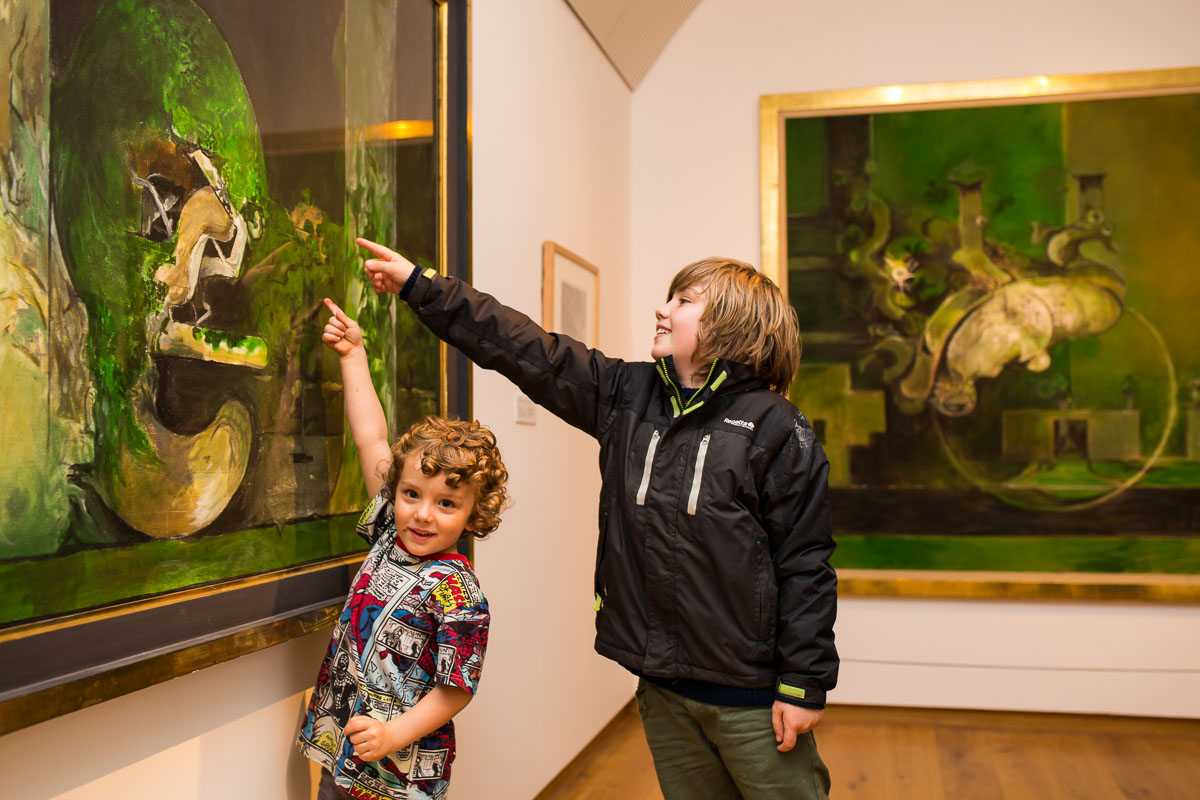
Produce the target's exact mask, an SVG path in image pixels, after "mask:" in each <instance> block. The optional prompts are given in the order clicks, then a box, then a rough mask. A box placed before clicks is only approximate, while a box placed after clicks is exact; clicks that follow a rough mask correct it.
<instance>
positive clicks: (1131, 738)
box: [537, 703, 1200, 800]
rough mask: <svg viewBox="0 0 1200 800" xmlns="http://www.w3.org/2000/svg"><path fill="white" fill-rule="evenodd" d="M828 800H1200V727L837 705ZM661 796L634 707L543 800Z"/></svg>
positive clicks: (831, 712) (825, 748) (832, 712)
mask: <svg viewBox="0 0 1200 800" xmlns="http://www.w3.org/2000/svg"><path fill="white" fill-rule="evenodd" d="M817 747H818V749H819V750H820V752H821V756H822V758H824V760H825V763H826V764H828V765H829V770H830V773H831V774H832V776H833V789H832V791H831V792H830V797H831V798H833V800H851V799H853V800H857V799H858V798H862V799H863V800H910V799H911V800H942V798H945V800H960V799H961V800H1009V799H1010V798H1011V800H1033V799H1034V798H1036V800H1057V799H1058V798H1072V799H1075V798H1078V800H1109V798H1113V799H1114V800H1119V799H1120V798H1139V800H1140V799H1141V798H1145V799H1146V800H1200V721H1193V720H1164V719H1144V718H1127V717H1108V716H1082V715H1075V714H1027V713H1017V712H992V711H945V710H936V709H900V708H882V707H872V706H831V707H830V708H829V709H828V710H826V712H825V719H824V721H823V722H822V723H821V726H820V727H819V728H818V729H817ZM616 798H620V799H621V800H661V798H662V794H661V793H660V792H659V790H658V784H657V782H656V781H655V778H654V765H653V763H652V762H651V760H650V751H649V750H648V749H647V747H646V739H645V736H644V735H643V734H642V726H641V721H640V720H639V719H638V715H637V711H636V709H635V708H634V706H633V704H632V703H630V705H628V706H626V707H625V708H624V709H622V710H621V712H620V713H619V714H617V716H616V717H614V718H613V720H612V722H610V723H609V724H608V726H607V727H605V728H604V730H602V731H601V732H600V733H599V734H598V735H597V736H596V738H595V739H594V740H592V743H591V744H590V745H589V746H588V747H587V748H586V749H585V750H584V751H583V752H582V753H580V754H579V756H578V757H576V758H575V760H574V761H572V762H571V763H570V764H568V765H567V767H566V768H565V769H564V770H563V771H562V772H561V773H560V774H559V775H558V777H557V778H555V779H554V781H553V782H551V784H550V785H549V786H547V787H546V788H545V789H544V790H543V791H542V792H541V794H539V795H538V796H537V800H568V799H569V800H616Z"/></svg>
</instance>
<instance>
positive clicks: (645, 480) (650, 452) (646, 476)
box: [637, 431, 660, 506]
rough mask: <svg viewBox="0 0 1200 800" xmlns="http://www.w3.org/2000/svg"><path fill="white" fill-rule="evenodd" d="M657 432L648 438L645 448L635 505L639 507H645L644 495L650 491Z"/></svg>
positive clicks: (656, 448)
mask: <svg viewBox="0 0 1200 800" xmlns="http://www.w3.org/2000/svg"><path fill="white" fill-rule="evenodd" d="M659 438H660V437H659V433H658V431H655V432H654V435H652V436H651V437H650V444H649V445H647V446H646V461H645V463H644V465H643V466H642V482H641V483H639V484H638V490H637V504H638V505H639V506H644V505H646V493H647V492H648V491H650V474H651V473H652V472H653V471H654V452H655V451H656V450H658V440H659Z"/></svg>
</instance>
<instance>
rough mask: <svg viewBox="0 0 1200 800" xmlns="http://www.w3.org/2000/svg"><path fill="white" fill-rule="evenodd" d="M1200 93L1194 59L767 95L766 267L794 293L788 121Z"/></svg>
mask: <svg viewBox="0 0 1200 800" xmlns="http://www.w3.org/2000/svg"><path fill="white" fill-rule="evenodd" d="M1197 92H1200V68H1196V67H1190V68H1180V69H1166V70H1152V71H1138V72H1119V73H1104V74H1086V75H1064V76H1034V77H1028V78H1014V79H996V80H978V81H960V82H947V83H932V84H914V85H895V86H877V87H869V88H860V89H847V90H835V91H820V92H808V93H798V94H780V95H767V96H763V97H761V98H760V103H759V122H760V131H759V134H760V140H759V141H760V210H761V245H762V269H763V271H764V273H766V274H767V275H769V276H770V277H771V278H772V279H774V280H775V281H776V282H777V283H778V284H779V285H780V287H781V288H782V289H783V290H784V292H785V294H786V293H787V292H788V269H787V267H786V263H787V261H786V257H785V254H787V253H788V243H787V227H788V225H787V209H786V207H785V206H786V203H785V201H784V198H786V197H787V188H788V187H787V170H786V166H787V160H786V159H787V153H786V133H785V125H786V123H787V121H788V120H790V119H797V118H805V117H844V116H851V115H885V114H890V113H892V112H902V111H925V110H933V109H962V108H984V107H988V106H1006V105H1023V104H1030V105H1033V104H1040V103H1071V102H1075V101H1091V100H1108V99H1120V98H1143V97H1158V96H1166V95H1178V94H1192V93H1197ZM802 328H803V326H802ZM880 413H882V411H881V412H880ZM839 578H840V591H841V592H842V593H843V594H852V595H883V596H920V597H951V598H1010V599H1027V600H1049V599H1070V600H1103V601H1148V602H1165V603H1196V602H1200V576H1197V575H1191V574H1184V575H1175V574H1159V573H1136V574H1135V573H1092V572H1033V571H1030V572H1014V571H983V570H980V571H974V570H971V571H950V570H949V569H948V570H945V571H943V570H934V569H920V570H909V569H857V568H856V569H839Z"/></svg>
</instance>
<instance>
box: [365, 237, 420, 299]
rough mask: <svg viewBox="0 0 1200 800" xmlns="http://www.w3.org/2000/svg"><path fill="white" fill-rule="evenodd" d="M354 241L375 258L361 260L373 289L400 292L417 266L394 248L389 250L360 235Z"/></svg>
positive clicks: (393, 292)
mask: <svg viewBox="0 0 1200 800" xmlns="http://www.w3.org/2000/svg"><path fill="white" fill-rule="evenodd" d="M354 241H355V242H356V243H357V244H358V246H359V247H362V248H365V249H367V250H369V251H371V252H372V253H373V254H374V255H375V258H368V259H367V260H366V261H364V262H363V266H364V267H365V268H366V270H367V277H368V278H369V279H370V281H371V285H372V286H374V287H375V291H377V292H391V293H392V294H400V290H401V289H402V288H404V284H405V282H406V281H407V280H408V277H409V276H410V275H412V271H413V270H414V269H416V268H417V267H416V265H415V264H413V263H412V262H411V261H409V260H408V259H407V258H405V257H404V256H402V255H400V254H399V253H397V252H396V251H395V250H389V249H388V248H386V247H384V246H383V245H381V244H379V243H377V242H372V241H371V240H370V239H363V238H361V237H360V238H358V239H355V240H354Z"/></svg>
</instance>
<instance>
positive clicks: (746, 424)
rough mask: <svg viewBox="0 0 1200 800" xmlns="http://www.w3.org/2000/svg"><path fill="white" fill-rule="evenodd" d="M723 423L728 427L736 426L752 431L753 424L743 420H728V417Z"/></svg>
mask: <svg viewBox="0 0 1200 800" xmlns="http://www.w3.org/2000/svg"><path fill="white" fill-rule="evenodd" d="M725 421H726V422H727V423H729V424H730V425H737V426H738V427H739V428H746V429H748V430H754V423H753V422H747V421H746V420H744V419H730V418H729V417H726V418H725Z"/></svg>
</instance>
